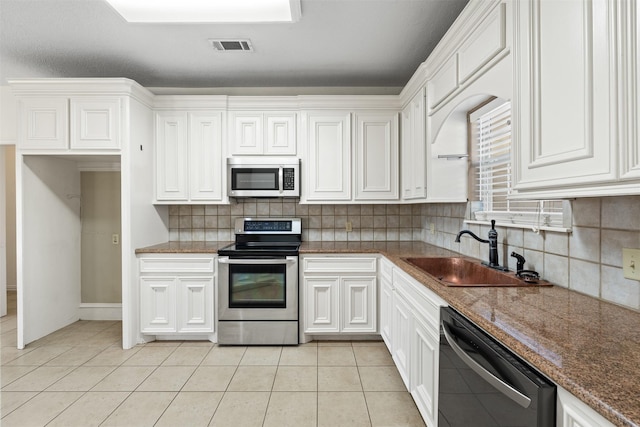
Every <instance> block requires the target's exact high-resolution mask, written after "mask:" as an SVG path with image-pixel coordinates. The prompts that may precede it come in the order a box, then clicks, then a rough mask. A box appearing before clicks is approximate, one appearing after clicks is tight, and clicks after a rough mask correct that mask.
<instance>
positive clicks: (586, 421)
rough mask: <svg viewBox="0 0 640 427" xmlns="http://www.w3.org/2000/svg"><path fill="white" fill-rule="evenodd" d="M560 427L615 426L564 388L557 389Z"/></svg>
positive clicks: (557, 419)
mask: <svg viewBox="0 0 640 427" xmlns="http://www.w3.org/2000/svg"><path fill="white" fill-rule="evenodd" d="M557 393H558V400H557V405H556V406H557V411H556V414H557V415H556V425H557V426H558V427H613V424H612V423H611V422H609V421H608V420H606V419H605V418H604V417H603V416H602V415H600V414H598V413H597V412H596V411H594V410H593V409H591V408H590V407H589V406H587V404H585V403H583V402H582V401H581V400H580V399H578V398H577V397H575V396H574V395H572V394H571V393H569V392H568V391H567V390H565V389H563V388H562V387H558V388H557Z"/></svg>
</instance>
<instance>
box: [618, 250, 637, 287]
mask: <svg viewBox="0 0 640 427" xmlns="http://www.w3.org/2000/svg"><path fill="white" fill-rule="evenodd" d="M622 270H623V273H624V277H626V278H627V279H631V280H640V249H629V248H622Z"/></svg>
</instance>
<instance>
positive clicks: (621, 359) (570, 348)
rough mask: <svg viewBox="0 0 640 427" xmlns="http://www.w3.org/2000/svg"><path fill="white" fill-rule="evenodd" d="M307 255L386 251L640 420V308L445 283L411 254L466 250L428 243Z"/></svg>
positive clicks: (313, 245)
mask: <svg viewBox="0 0 640 427" xmlns="http://www.w3.org/2000/svg"><path fill="white" fill-rule="evenodd" d="M227 243H228V242H227ZM227 243H224V244H227ZM224 244H223V243H217V242H206V243H205V242H192V243H185V242H183V243H179V242H170V243H166V244H162V245H156V246H152V247H149V248H144V249H141V250H137V251H136V253H154V252H156V253H166V252H182V253H185V252H203V251H205V252H215V250H216V249H214V248H219V247H222V246H223V245H224ZM300 253H301V254H302V255H304V254H313V253H352V254H356V253H376V254H377V253H379V254H382V255H384V256H386V257H387V258H388V259H389V260H390V261H392V262H393V263H394V264H395V265H396V266H398V267H400V268H401V269H402V270H404V271H405V272H407V273H408V274H409V275H411V276H412V277H413V278H415V279H416V280H417V281H418V282H420V283H422V284H423V285H424V286H425V287H427V288H429V289H431V290H432V291H434V292H435V293H436V294H438V295H439V296H440V297H441V298H443V299H444V300H445V301H447V303H449V305H451V306H452V307H453V308H455V309H456V310H458V311H459V312H461V313H462V314H464V315H465V316H467V317H468V318H469V319H471V320H472V321H474V322H475V323H476V324H477V325H479V326H480V327H481V328H483V329H484V330H486V331H487V332H489V333H490V334H491V335H493V336H494V337H495V338H496V339H498V340H499V341H500V342H502V343H503V344H504V345H505V346H507V347H509V348H510V349H511V350H513V351H514V352H515V353H516V354H518V355H519V356H520V357H522V358H523V359H524V360H526V361H528V362H529V363H530V364H531V365H533V366H535V367H536V368H537V369H538V370H539V371H540V372H542V373H543V374H545V375H546V376H548V377H549V378H550V379H551V380H553V381H554V382H555V383H557V384H559V385H560V386H562V387H563V388H565V389H566V390H568V391H570V392H571V393H573V394H574V395H575V396H577V397H578V398H580V399H581V400H582V401H584V402H585V403H587V404H588V405H589V406H591V407H592V408H594V409H595V410H596V411H597V412H599V413H600V414H602V415H603V416H604V417H605V418H607V419H608V420H610V421H611V422H612V423H614V424H615V425H618V426H640V327H639V326H640V313H638V312H635V311H633V310H630V309H626V308H624V307H620V306H617V305H615V304H611V303H608V302H605V301H601V300H598V299H596V298H592V297H589V296H586V295H582V294H579V293H577V292H573V291H571V290H568V289H565V288H562V287H559V286H551V287H534V286H532V287H521V288H511V287H499V288H498V287H482V288H455V287H447V286H443V285H442V284H440V283H439V282H438V281H436V280H435V279H433V278H432V277H431V276H429V275H427V274H425V273H423V272H422V271H421V270H420V269H418V268H416V267H414V266H413V265H411V264H409V263H408V262H406V261H404V259H403V258H408V257H417V256H426V257H436V256H460V255H459V254H458V253H456V252H452V251H448V250H446V249H442V248H438V247H434V246H431V245H428V244H426V243H422V242H303V244H302V246H301V247H300Z"/></svg>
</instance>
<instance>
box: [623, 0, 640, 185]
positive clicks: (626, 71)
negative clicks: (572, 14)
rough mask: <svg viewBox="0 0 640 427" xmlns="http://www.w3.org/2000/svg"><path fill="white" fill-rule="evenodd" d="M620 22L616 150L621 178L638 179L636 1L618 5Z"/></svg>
mask: <svg viewBox="0 0 640 427" xmlns="http://www.w3.org/2000/svg"><path fill="white" fill-rule="evenodd" d="M619 7H620V10H619V15H620V18H621V22H622V27H623V28H622V32H621V33H622V34H623V36H622V42H621V49H622V54H621V67H620V69H621V72H622V79H621V81H622V90H621V91H620V92H619V93H620V95H621V101H622V111H621V114H620V117H621V129H620V148H621V150H622V151H621V171H620V173H621V177H622V178H623V179H639V178H640V120H638V117H640V6H638V2H637V1H624V2H620V3H619Z"/></svg>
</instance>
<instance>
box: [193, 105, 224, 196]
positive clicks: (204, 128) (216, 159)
mask: <svg viewBox="0 0 640 427" xmlns="http://www.w3.org/2000/svg"><path fill="white" fill-rule="evenodd" d="M188 167H189V198H190V199H191V200H222V170H223V162H222V113H189V162H188Z"/></svg>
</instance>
